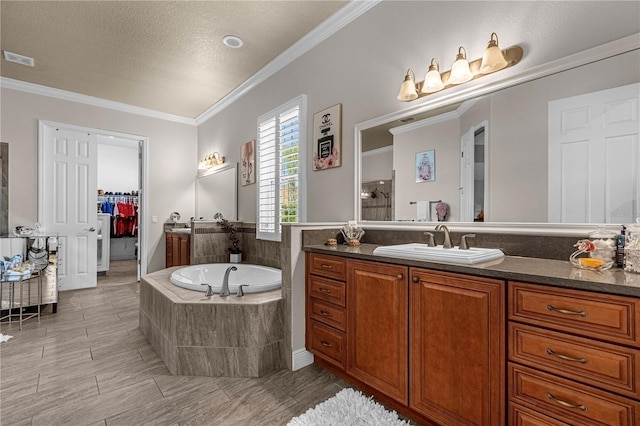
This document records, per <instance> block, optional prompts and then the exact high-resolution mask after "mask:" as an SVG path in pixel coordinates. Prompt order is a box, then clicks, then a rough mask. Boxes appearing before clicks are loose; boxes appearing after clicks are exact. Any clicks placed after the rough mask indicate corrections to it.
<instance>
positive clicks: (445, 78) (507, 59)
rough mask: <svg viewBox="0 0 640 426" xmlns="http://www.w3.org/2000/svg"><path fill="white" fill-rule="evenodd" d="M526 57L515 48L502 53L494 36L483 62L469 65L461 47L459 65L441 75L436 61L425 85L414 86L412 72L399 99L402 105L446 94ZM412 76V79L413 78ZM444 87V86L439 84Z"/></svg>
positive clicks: (521, 51) (406, 77)
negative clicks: (433, 95)
mask: <svg viewBox="0 0 640 426" xmlns="http://www.w3.org/2000/svg"><path fill="white" fill-rule="evenodd" d="M522 56H523V50H522V47H520V46H512V47H509V48H507V49H505V50H500V47H499V46H498V35H497V34H496V33H495V32H494V33H491V39H490V40H489V43H488V45H487V48H486V49H485V51H484V54H483V55H482V58H480V59H476V60H474V61H471V62H469V61H467V51H466V49H465V48H464V47H462V46H460V48H459V49H458V54H457V55H456V61H455V62H454V64H453V66H452V67H451V70H449V71H444V72H442V73H440V71H439V64H438V62H437V61H436V59H435V58H434V59H432V60H431V65H429V70H428V71H427V73H426V74H425V77H424V81H420V82H415V74H413V70H412V69H411V68H409V70H408V71H407V75H406V76H405V78H404V81H403V82H402V86H401V87H400V92H399V93H398V96H397V99H398V100H399V101H404V102H408V101H413V100H415V99H418V98H422V97H424V96H427V95H430V94H431V93H435V92H439V91H440V90H446V89H448V88H450V87H453V86H456V85H459V84H463V83H465V82H467V81H470V80H475V79H477V78H480V77H483V76H485V75H487V74H490V73H493V72H496V71H499V70H502V69H505V68H509V67H512V66H514V65H516V64H517V63H518V62H520V60H521V59H522ZM411 74H413V79H412V78H411ZM438 81H440V83H442V86H440V84H439V83H438Z"/></svg>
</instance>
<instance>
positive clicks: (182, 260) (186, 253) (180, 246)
mask: <svg viewBox="0 0 640 426" xmlns="http://www.w3.org/2000/svg"><path fill="white" fill-rule="evenodd" d="M165 239H166V255H167V257H166V262H165V265H166V267H167V268H170V267H172V266H183V265H190V264H191V255H190V254H191V235H189V234H179V233H177V232H166V233H165Z"/></svg>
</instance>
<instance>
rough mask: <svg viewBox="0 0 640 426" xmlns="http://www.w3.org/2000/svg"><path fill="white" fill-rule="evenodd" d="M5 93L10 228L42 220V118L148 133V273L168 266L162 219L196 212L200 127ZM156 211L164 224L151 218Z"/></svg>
mask: <svg viewBox="0 0 640 426" xmlns="http://www.w3.org/2000/svg"><path fill="white" fill-rule="evenodd" d="M0 95H1V99H0V102H1V107H2V114H1V116H0V117H1V124H2V127H1V133H0V138H1V139H2V141H3V142H9V229H12V228H13V227H15V226H17V225H27V226H33V224H34V223H35V222H36V220H37V214H38V212H37V179H38V164H37V160H38V159H37V152H38V120H46V121H53V122H57V123H63V124H72V125H76V126H83V127H88V128H94V129H100V130H108V131H114V132H121V133H127V134H133V135H137V136H143V137H147V138H148V146H147V153H148V157H147V160H148V161H147V171H148V185H149V186H148V188H147V194H148V206H147V215H145V217H143V218H141V219H142V220H143V221H144V224H146V225H147V229H148V241H147V246H146V247H145V248H144V249H145V250H146V252H147V255H148V259H147V267H148V271H149V272H152V271H155V270H158V269H162V268H164V263H165V259H164V256H165V247H164V240H163V233H162V222H164V221H165V220H167V219H168V217H169V214H170V213H171V212H172V211H178V212H180V213H181V215H182V217H183V218H187V219H188V218H189V217H190V216H193V215H194V211H195V191H194V185H195V183H194V181H195V179H194V178H195V174H196V167H197V157H196V143H197V140H196V137H197V130H196V127H195V126H190V125H187V124H178V123H174V122H169V121H166V120H160V119H155V118H149V117H144V116H140V115H135V114H129V113H123V112H118V111H114V110H110V109H105V108H99V107H94V106H89V105H84V104H80V103H75V102H69V101H65V100H60V99H55V98H51V97H46V96H40V95H35V94H30V93H25V92H21V91H17V90H11V89H6V88H2V91H1V93H0ZM152 215H155V216H158V221H159V223H155V224H152V223H151V216H152Z"/></svg>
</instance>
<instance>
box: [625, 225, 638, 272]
mask: <svg viewBox="0 0 640 426" xmlns="http://www.w3.org/2000/svg"><path fill="white" fill-rule="evenodd" d="M624 270H625V271H627V272H635V273H640V218H638V219H636V223H634V224H633V225H629V226H628V227H627V231H626V238H625V242H624Z"/></svg>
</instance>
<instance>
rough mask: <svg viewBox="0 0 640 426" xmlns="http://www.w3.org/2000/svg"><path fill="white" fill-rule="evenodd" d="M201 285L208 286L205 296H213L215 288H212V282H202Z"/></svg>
mask: <svg viewBox="0 0 640 426" xmlns="http://www.w3.org/2000/svg"><path fill="white" fill-rule="evenodd" d="M200 285H206V286H207V292H206V293H205V296H207V297H211V296H213V288H211V284H207V283H202V284H200Z"/></svg>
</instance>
